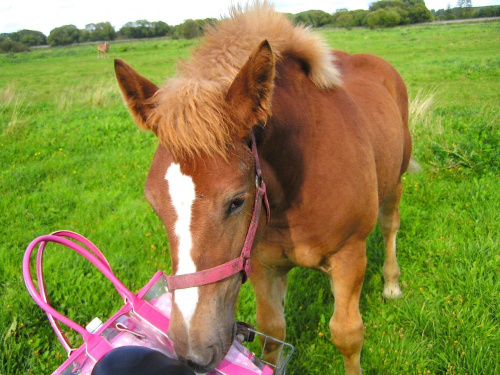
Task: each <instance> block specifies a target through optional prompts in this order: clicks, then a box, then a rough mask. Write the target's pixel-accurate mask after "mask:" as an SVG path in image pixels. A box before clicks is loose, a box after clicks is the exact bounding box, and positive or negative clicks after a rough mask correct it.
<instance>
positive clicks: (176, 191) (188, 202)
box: [165, 163, 198, 327]
mask: <svg viewBox="0 0 500 375" xmlns="http://www.w3.org/2000/svg"><path fill="white" fill-rule="evenodd" d="M165 180H167V181H168V192H169V193H170V198H171V200H172V204H173V206H174V208H175V212H176V214H177V222H176V223H175V235H176V236H177V238H178V242H179V249H178V258H179V264H178V266H177V272H176V275H184V274H188V273H193V272H196V266H195V264H194V262H193V259H192V258H191V248H192V245H193V242H192V238H191V230H190V227H191V212H192V206H193V202H194V200H195V198H196V193H195V186H194V182H193V180H192V178H191V177H190V176H186V175H184V174H182V172H181V167H180V165H179V164H176V163H172V164H171V165H170V167H169V168H168V170H167V173H166V175H165ZM175 303H176V305H177V307H178V308H179V310H180V311H181V313H182V315H183V317H184V323H185V324H186V326H187V327H189V324H190V322H191V318H192V317H193V314H194V311H195V309H196V305H197V304H198V288H197V287H193V288H187V289H178V290H176V291H175Z"/></svg>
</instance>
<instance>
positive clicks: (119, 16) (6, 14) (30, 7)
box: [0, 0, 500, 36]
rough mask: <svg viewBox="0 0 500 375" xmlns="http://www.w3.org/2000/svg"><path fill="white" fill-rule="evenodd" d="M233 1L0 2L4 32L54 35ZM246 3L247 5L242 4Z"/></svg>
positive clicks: (484, 1)
mask: <svg viewBox="0 0 500 375" xmlns="http://www.w3.org/2000/svg"><path fill="white" fill-rule="evenodd" d="M374 1H376V0H371V1H365V0H274V1H271V2H272V3H273V4H274V6H275V8H276V10H277V11H279V12H286V13H294V14H295V13H299V12H302V11H306V10H312V9H319V10H323V11H325V12H327V13H334V12H335V11H336V10H337V9H341V8H347V9H348V10H354V9H368V7H369V4H370V3H372V2H374ZM233 3H237V1H235V0H140V1H137V0H136V1H125V0H0V33H11V32H14V31H19V30H22V29H28V30H35V31H41V32H42V33H43V34H45V35H46V36H48V35H49V34H50V31H51V30H52V29H54V28H56V27H60V26H64V25H75V26H76V27H77V28H79V29H84V28H85V25H87V24H90V23H99V22H110V23H111V25H113V27H114V28H115V30H116V31H118V30H119V29H120V28H121V27H122V26H123V25H124V24H126V23H127V22H133V21H137V20H147V21H150V22H155V21H163V22H166V23H167V24H169V25H172V26H174V25H179V24H181V23H183V22H184V21H185V20H186V19H189V18H191V19H204V18H220V17H221V16H224V15H227V10H228V9H229V7H230V6H231V4H233ZM244 3H246V1H245V0H244ZM425 3H426V5H427V8H429V9H436V10H437V9H446V7H447V6H448V4H450V5H451V6H452V7H453V6H455V5H456V4H457V0H426V1H425ZM472 5H473V6H484V5H500V0H472Z"/></svg>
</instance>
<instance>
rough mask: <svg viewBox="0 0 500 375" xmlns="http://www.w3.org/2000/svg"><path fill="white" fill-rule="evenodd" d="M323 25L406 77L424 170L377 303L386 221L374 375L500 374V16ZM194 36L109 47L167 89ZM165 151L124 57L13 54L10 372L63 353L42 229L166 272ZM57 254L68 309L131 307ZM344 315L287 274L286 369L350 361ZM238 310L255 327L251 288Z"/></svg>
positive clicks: (3, 156) (129, 281)
mask: <svg viewBox="0 0 500 375" xmlns="http://www.w3.org/2000/svg"><path fill="white" fill-rule="evenodd" d="M320 32H321V33H322V34H324V36H325V37H326V39H327V40H328V43H329V44H330V45H331V46H332V47H334V48H337V49H342V50H346V51H349V52H368V53H374V54H378V55H380V56H382V57H384V58H386V59H387V60H389V61H390V62H391V63H393V64H394V65H395V67H396V68H397V69H398V70H399V71H400V73H401V74H402V76H403V78H404V79H405V81H406V83H407V86H408V89H409V92H410V97H411V104H412V108H413V113H414V115H413V118H412V133H413V136H414V155H415V157H416V158H417V159H418V161H419V162H420V164H421V165H422V166H423V168H424V171H423V172H422V173H420V174H416V175H406V176H405V178H404V185H405V193H404V198H403V202H402V205H401V212H402V226H401V230H400V232H399V237H398V246H399V254H398V255H399V263H400V266H401V269H402V278H401V283H402V289H403V292H404V297H403V298H401V299H398V300H395V301H385V300H384V299H383V298H382V297H381V293H382V263H383V244H382V242H383V241H382V236H381V234H380V232H379V230H378V228H377V229H375V231H374V233H373V234H372V235H371V237H370V239H369V243H368V257H369V265H368V270H367V273H366V279H365V286H364V290H363V294H362V298H361V311H362V314H363V318H364V322H365V326H366V340H365V345H364V349H363V353H362V365H363V368H364V371H365V374H469V375H472V374H486V375H489V374H495V373H500V365H499V363H498V361H499V355H498V353H499V351H500V347H499V343H500V333H499V332H500V324H499V310H498V302H499V301H498V299H499V292H500V287H499V286H500V281H499V276H498V275H499V273H498V271H499V269H500V267H499V266H500V253H499V248H500V246H499V233H500V224H499V223H500V220H499V215H498V212H499V211H500V179H499V176H500V127H499V124H500V121H499V119H500V114H499V104H500V54H499V53H498V46H499V45H500V22H499V21H495V22H479V23H470V24H468V23H460V24H447V25H430V26H412V27H403V28H394V29H390V30H374V31H372V30H367V29H355V30H351V31H347V30H322V31H320ZM194 43H196V42H192V41H183V40H177V41H174V40H155V41H147V42H134V43H116V44H112V45H111V49H110V55H111V57H120V58H122V59H124V60H125V61H127V62H128V63H130V64H131V65H132V66H134V68H136V69H137V70H138V71H139V72H140V73H141V74H143V75H145V76H147V77H148V78H150V79H151V80H152V81H154V82H156V83H158V84H161V83H163V82H164V80H165V79H166V77H167V76H172V75H174V74H175V62H176V61H177V60H178V59H179V58H180V57H187V56H188V55H189V50H190V48H191V47H192V46H193V45H194ZM155 146H156V140H155V138H154V137H153V136H152V135H150V134H147V133H143V132H141V131H139V130H137V129H136V127H135V126H134V125H133V123H132V121H131V119H130V117H129V115H128V113H127V111H126V109H125V108H124V106H123V104H122V100H121V97H120V95H119V91H118V88H117V86H116V82H115V79H114V72H113V60H112V59H111V58H110V59H101V60H97V59H96V51H95V46H92V45H87V46H75V47H67V48H54V49H40V50H35V51H33V52H30V53H23V54H17V55H0V165H1V166H2V168H1V170H0V193H1V199H0V211H1V212H2V214H1V216H0V238H1V241H0V286H1V289H0V290H1V296H2V297H1V301H0V344H1V345H2V350H1V351H0V375H14V374H49V373H51V372H52V371H53V370H54V369H55V368H56V367H57V366H58V365H59V364H60V363H62V361H63V360H64V358H65V353H64V351H63V350H62V348H61V347H60V345H59V343H58V341H57V339H56V337H55V335H54V334H53V333H52V331H51V328H50V325H49V324H48V322H47V319H46V317H45V315H44V313H43V312H42V310H41V309H39V308H38V307H37V305H36V304H35V303H34V302H33V301H32V299H31V297H30V296H29V295H28V293H27V291H26V289H25V287H24V283H23V279H22V273H21V260H22V256H23V253H24V250H25V248H26V246H27V245H28V243H29V242H30V241H31V240H32V239H33V238H35V237H36V236H38V235H41V234H47V233H49V232H51V231H54V230H56V229H62V228H65V229H69V230H73V231H76V232H79V233H81V234H83V235H84V236H86V237H88V238H90V239H91V240H92V241H93V242H94V243H95V244H97V245H98V246H99V247H100V248H101V250H103V252H104V253H105V254H106V256H107V258H108V260H109V261H110V263H111V265H112V267H113V269H114V271H115V273H117V274H118V276H119V277H120V279H121V280H122V281H123V282H124V284H125V285H127V286H129V287H130V289H132V290H134V291H135V290H138V289H139V288H140V287H141V286H143V285H144V284H145V283H146V282H147V281H148V280H149V278H150V277H151V276H152V275H153V274H154V272H155V271H156V270H158V269H163V270H165V271H169V269H170V263H169V256H168V244H167V240H166V237H165V234H164V230H163V227H162V224H161V222H160V221H159V219H158V218H157V217H156V216H155V214H154V213H153V211H152V209H151V208H150V207H149V205H148V203H147V202H146V201H145V200H144V198H143V185H144V180H145V176H146V173H147V170H148V168H149V164H150V161H151V158H152V155H153V152H154V149H155ZM46 258H47V259H46V265H47V267H46V275H47V279H48V288H49V290H50V292H51V293H50V295H51V298H52V300H53V301H54V304H56V305H57V306H58V307H59V308H60V309H61V310H62V311H65V312H67V314H68V315H69V316H70V317H71V318H72V319H74V320H77V321H79V322H81V323H82V324H84V323H86V322H88V321H90V320H91V319H92V318H93V317H94V316H100V317H101V318H105V317H106V316H108V314H109V313H110V312H113V311H115V310H116V309H117V308H118V306H120V304H121V302H120V300H119V298H118V297H117V296H116V295H115V293H114V290H113V289H112V288H111V287H110V285H109V284H106V281H105V280H104V279H103V278H102V277H100V276H98V275H96V274H95V273H94V272H93V269H92V267H90V266H89V265H88V264H87V263H86V261H84V260H82V259H79V258H78V257H76V256H73V255H72V254H68V253H67V252H64V251H63V250H60V249H57V248H53V249H52V250H51V251H50V252H49V253H48V254H47V257H46ZM311 285H315V287H314V288H311V287H310V286H311ZM332 309H333V298H332V295H331V292H330V287H329V283H328V280H327V279H326V278H325V277H324V276H322V275H321V274H319V273H317V272H314V271H310V270H304V269H296V270H293V271H292V272H291V276H290V288H289V293H288V296H287V306H286V310H287V321H288V330H287V335H288V337H287V341H288V342H290V343H292V344H293V345H295V347H296V353H295V354H294V356H293V357H292V362H291V364H290V365H289V367H288V373H289V374H291V375H293V374H297V375H298V374H311V375H314V374H342V373H343V367H342V359H341V356H340V354H339V353H338V352H337V351H336V349H335V348H334V346H333V344H332V343H331V342H330V333H329V330H328V322H329V320H330V316H331V313H332ZM237 314H238V318H239V319H241V320H245V321H248V322H249V323H254V299H253V295H252V290H251V286H250V285H248V284H245V285H244V287H243V290H242V293H241V295H240V300H239V311H238V313H237ZM103 320H104V319H103ZM207 329H208V327H207ZM72 340H73V342H74V344H75V345H78V338H77V337H73V338H72Z"/></svg>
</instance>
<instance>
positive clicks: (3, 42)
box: [0, 36, 29, 53]
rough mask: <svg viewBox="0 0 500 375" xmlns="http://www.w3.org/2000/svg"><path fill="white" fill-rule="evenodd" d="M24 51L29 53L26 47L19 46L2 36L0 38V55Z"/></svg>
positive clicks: (19, 44) (17, 43)
mask: <svg viewBox="0 0 500 375" xmlns="http://www.w3.org/2000/svg"><path fill="white" fill-rule="evenodd" d="M26 51H29V48H28V46H26V45H24V44H21V43H19V42H15V41H13V40H11V39H8V38H6V37H4V36H0V53H9V52H11V53H12V52H13V53H17V52H26Z"/></svg>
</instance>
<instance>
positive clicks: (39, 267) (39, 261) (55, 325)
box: [36, 230, 112, 356]
mask: <svg viewBox="0 0 500 375" xmlns="http://www.w3.org/2000/svg"><path fill="white" fill-rule="evenodd" d="M51 235H53V236H60V237H68V238H70V239H73V240H76V241H78V242H80V243H82V244H84V245H85V246H86V247H87V249H88V250H89V251H91V252H92V253H93V255H94V256H96V257H97V258H98V259H99V260H100V261H101V262H102V263H103V264H104V265H105V266H106V267H107V268H108V269H109V270H110V271H111V267H110V265H109V263H108V261H107V259H106V257H105V256H104V254H103V253H102V252H101V251H100V250H99V249H98V248H97V246H95V245H94V244H93V243H92V242H91V241H89V240H88V239H86V238H85V237H83V236H81V235H79V234H78V233H75V232H71V231H66V230H60V231H56V232H53V233H51ZM46 244H47V242H42V243H40V245H39V246H38V252H37V257H36V276H37V281H38V288H39V290H40V295H41V297H42V298H43V300H44V301H45V302H46V303H47V304H50V302H49V299H48V295H47V289H46V285H45V279H44V276H43V255H44V251H45V246H46ZM111 272H112V271H111ZM46 314H47V319H48V320H49V322H50V325H51V326H52V329H53V330H54V332H55V333H56V336H57V338H58V339H59V342H60V343H61V345H62V346H63V348H64V350H65V351H66V353H67V354H68V356H69V355H71V352H72V351H73V350H75V349H74V348H72V347H71V345H70V344H69V340H68V338H67V337H66V335H65V334H64V332H63V330H62V329H61V326H60V325H59V322H58V321H57V320H56V319H54V317H53V316H52V314H50V313H49V312H46Z"/></svg>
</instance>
